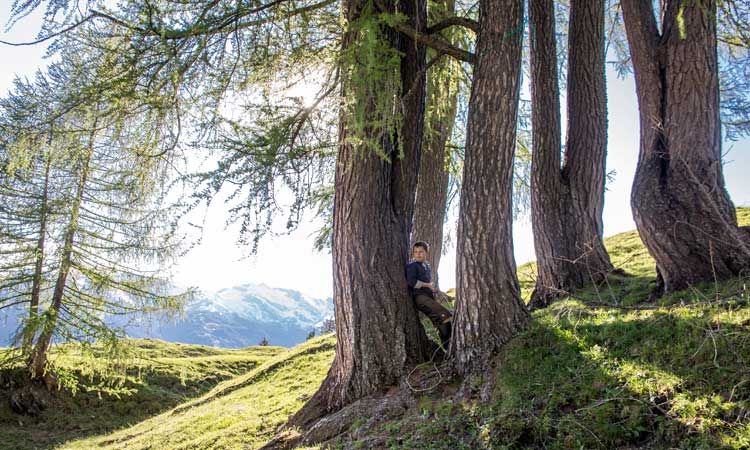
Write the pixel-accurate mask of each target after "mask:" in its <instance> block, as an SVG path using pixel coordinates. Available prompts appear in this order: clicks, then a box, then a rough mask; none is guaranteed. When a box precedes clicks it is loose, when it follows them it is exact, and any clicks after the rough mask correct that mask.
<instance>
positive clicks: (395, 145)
mask: <svg viewBox="0 0 750 450" xmlns="http://www.w3.org/2000/svg"><path fill="white" fill-rule="evenodd" d="M405 20H406V17H405V16H403V14H386V13H378V12H377V11H376V8H375V6H374V4H373V1H372V0H369V1H367V2H365V3H364V4H363V5H362V9H361V10H360V11H359V14H358V16H357V17H356V18H353V19H352V20H350V21H349V22H348V23H347V25H346V26H347V32H346V36H345V38H344V39H345V40H344V42H345V44H346V45H345V46H344V48H343V49H342V52H341V54H340V57H339V61H340V62H339V64H340V70H341V77H342V84H343V89H344V92H345V95H344V99H343V101H344V107H343V110H342V114H343V115H344V117H345V118H344V119H343V120H345V122H346V127H347V128H346V129H347V134H346V136H345V139H346V141H347V142H348V143H349V144H350V145H352V146H353V147H354V149H355V150H357V151H358V152H359V154H360V155H361V156H367V155H368V154H369V153H370V152H372V153H374V154H376V155H378V156H379V157H381V158H383V159H384V160H386V161H393V159H394V158H402V157H403V143H402V139H401V138H402V137H401V136H400V134H398V141H397V142H391V141H392V139H393V135H394V134H396V133H395V132H396V130H400V129H401V124H402V123H403V111H402V110H401V96H402V95H403V94H404V90H405V89H408V87H404V86H401V71H400V69H401V57H402V56H403V54H402V52H400V51H399V50H398V49H397V48H396V47H395V45H394V42H395V39H394V36H393V31H390V29H389V27H388V25H391V24H393V23H397V22H404V21H405ZM384 143H385V146H384Z"/></svg>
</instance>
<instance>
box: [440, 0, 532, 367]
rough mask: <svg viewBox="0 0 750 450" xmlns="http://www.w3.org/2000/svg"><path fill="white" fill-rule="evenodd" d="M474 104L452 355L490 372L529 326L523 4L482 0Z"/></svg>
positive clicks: (461, 219)
mask: <svg viewBox="0 0 750 450" xmlns="http://www.w3.org/2000/svg"><path fill="white" fill-rule="evenodd" d="M479 8H480V9H479V35H478V38H477V62H476V65H475V67H474V81H473V84H472V90H471V97H470V99H469V111H468V119H467V120H468V127H467V128H468V129H467V136H466V155H465V156H466V159H465V162H464V176H463V184H462V187H461V203H460V213H459V220H458V242H457V243H458V246H457V263H458V264H457V272H456V273H457V300H456V314H455V319H454V330H453V339H452V342H451V353H452V354H454V355H455V363H456V369H457V370H458V372H459V373H461V374H467V373H471V372H475V371H483V370H484V369H485V367H486V365H487V363H489V362H490V360H491V358H492V357H493V356H494V354H495V353H496V351H497V350H498V349H499V348H500V347H501V346H502V345H504V344H505V343H506V342H507V341H508V340H509V339H510V338H512V337H513V336H515V335H516V334H517V333H518V331H519V330H521V329H522V328H523V327H524V326H525V325H526V324H527V322H528V320H529V315H528V312H527V311H526V307H525V306H524V304H523V302H522V301H521V297H520V290H519V285H518V278H517V276H516V263H515V259H514V257H513V236H512V229H511V225H512V217H513V214H512V210H511V181H512V176H513V156H514V153H515V145H516V122H517V113H518V100H519V90H520V67H521V38H522V36H523V1H522V0H481V1H480V6H479Z"/></svg>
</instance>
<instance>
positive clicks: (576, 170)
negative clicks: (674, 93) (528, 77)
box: [529, 0, 614, 309]
mask: <svg viewBox="0 0 750 450" xmlns="http://www.w3.org/2000/svg"><path fill="white" fill-rule="evenodd" d="M529 16H530V19H531V61H532V62H531V66H532V82H531V92H532V123H533V124H534V127H533V131H532V139H533V153H532V164H531V211H532V227H533V230H534V249H535V251H536V257H537V280H536V286H535V289H534V292H533V293H532V295H531V302H530V307H531V308H532V309H534V308H541V307H544V306H547V305H548V304H549V303H550V302H551V301H553V300H555V299H556V298H558V297H560V296H561V295H563V294H565V293H566V292H569V291H571V290H573V289H575V288H578V287H581V286H583V285H584V284H585V283H586V282H598V281H600V280H601V279H602V278H603V277H605V276H606V275H607V274H608V273H609V272H611V271H612V270H613V269H614V268H613V267H612V263H611V262H610V259H609V255H608V254H607V251H606V249H605V248H604V242H603V236H602V234H603V224H602V213H603V209H604V181H605V163H606V146H607V98H606V91H605V87H606V86H605V85H606V82H605V74H604V69H605V67H604V63H605V60H604V57H605V55H604V49H605V42H604V2H603V1H602V0H596V1H584V0H572V1H571V3H570V32H569V42H568V78H567V79H568V96H567V98H568V102H567V106H568V133H567V143H566V146H565V148H566V150H565V162H564V164H563V166H562V168H561V167H560V143H561V137H560V100H559V87H558V82H557V49H556V45H555V18H554V6H553V3H552V1H551V0H531V1H530V12H529Z"/></svg>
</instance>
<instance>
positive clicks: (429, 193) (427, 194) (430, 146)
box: [412, 0, 458, 286]
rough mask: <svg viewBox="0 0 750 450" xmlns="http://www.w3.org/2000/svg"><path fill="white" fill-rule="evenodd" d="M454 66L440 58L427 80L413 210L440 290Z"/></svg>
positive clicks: (416, 236)
mask: <svg viewBox="0 0 750 450" xmlns="http://www.w3.org/2000/svg"><path fill="white" fill-rule="evenodd" d="M435 4H439V7H440V8H441V10H442V11H444V12H445V13H447V14H452V13H453V12H454V9H455V4H454V2H453V1H452V0H436V1H435ZM449 42H450V41H449ZM451 43H452V42H451ZM456 65H457V63H456V62H455V61H453V60H452V59H449V58H441V60H440V61H438V62H437V63H436V64H435V65H434V66H433V68H432V70H431V72H430V73H429V74H428V77H427V106H426V114H427V119H426V122H427V126H426V127H425V132H424V145H423V147H424V148H423V150H422V157H421V158H420V167H419V182H418V184H417V197H416V198H417V200H416V204H415V206H414V230H413V231H412V242H414V241H426V242H427V243H429V244H430V251H429V254H428V256H427V262H428V264H429V265H430V267H431V269H432V275H433V282H434V283H435V286H439V277H438V269H439V267H440V256H441V255H442V252H443V222H444V221H445V208H446V203H447V200H448V181H449V173H448V162H449V161H450V153H449V152H448V151H447V148H446V144H447V142H448V140H449V139H450V137H451V134H452V132H453V124H454V122H455V120H456V109H457V105H458V83H457V80H456V76H457V73H456V70H454V69H455V68H456Z"/></svg>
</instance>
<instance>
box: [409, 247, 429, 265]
mask: <svg viewBox="0 0 750 450" xmlns="http://www.w3.org/2000/svg"><path fill="white" fill-rule="evenodd" d="M411 257H412V258H414V261H416V262H425V260H426V259H427V250H425V249H424V248H422V247H414V249H412V251H411Z"/></svg>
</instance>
